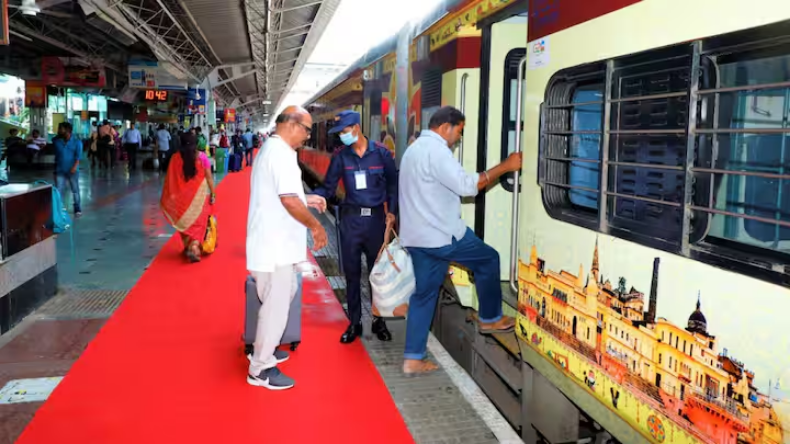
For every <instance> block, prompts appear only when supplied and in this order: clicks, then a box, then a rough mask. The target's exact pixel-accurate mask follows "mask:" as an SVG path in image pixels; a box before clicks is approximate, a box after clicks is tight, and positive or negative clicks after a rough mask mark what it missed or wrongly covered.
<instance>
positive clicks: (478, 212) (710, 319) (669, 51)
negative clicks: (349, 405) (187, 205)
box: [298, 0, 790, 444]
mask: <svg viewBox="0 0 790 444" xmlns="http://www.w3.org/2000/svg"><path fill="white" fill-rule="evenodd" d="M447 105H451V106H454V107H456V108H458V109H460V110H461V111H462V112H463V113H464V114H465V116H466V119H467V120H466V126H465V130H464V137H463V139H462V141H461V143H460V145H459V146H458V147H457V148H455V151H454V155H455V156H456V158H457V159H458V161H459V162H460V163H461V164H462V165H463V167H464V168H465V169H466V170H468V171H470V172H471V171H484V170H487V169H489V168H491V167H492V166H494V165H496V164H497V163H499V162H501V161H502V160H504V159H505V158H506V157H507V156H508V155H509V154H510V153H512V152H522V153H523V159H524V165H523V169H522V171H521V172H520V173H518V174H512V175H507V176H503V178H502V179H501V181H500V183H498V184H496V185H495V186H493V187H490V188H489V189H488V190H486V191H485V192H482V193H480V194H479V195H478V196H477V197H475V198H474V199H469V200H465V201H464V203H463V205H462V217H463V219H464V220H465V221H467V223H468V225H469V227H470V228H472V229H473V230H474V232H475V233H476V234H477V235H478V236H479V237H480V238H481V239H483V240H484V241H485V242H486V243H488V244H489V245H491V246H493V247H494V248H495V249H496V250H497V251H498V252H499V254H500V259H501V280H502V286H503V289H504V292H505V304H504V305H505V307H504V308H505V310H506V313H509V314H512V315H514V316H516V317H517V328H516V334H515V335H512V334H511V335H498V336H496V337H495V338H493V339H492V338H484V337H482V336H480V335H477V334H476V333H475V331H474V327H473V323H470V322H469V320H470V319H474V316H475V309H476V307H477V295H476V293H475V289H474V277H473V276H470V275H469V273H468V272H467V271H466V270H464V269H463V268H461V267H459V266H455V265H454V266H452V267H451V269H450V270H449V271H448V278H447V282H446V284H445V286H444V288H443V290H442V292H443V297H442V302H441V303H440V304H439V307H438V308H437V312H436V316H435V319H434V323H433V326H432V331H433V333H434V335H435V336H436V337H437V338H438V339H439V341H440V342H441V343H442V344H443V346H444V347H445V348H446V349H447V350H448V352H449V353H450V354H451V355H452V356H453V358H454V359H455V360H456V361H457V362H458V363H459V364H460V365H461V366H462V367H463V368H464V369H465V370H466V371H467V372H468V373H469V374H470V375H471V376H472V377H473V378H474V379H475V381H476V382H477V384H478V385H479V386H480V387H481V388H482V390H483V391H484V392H485V393H486V394H487V395H488V396H489V398H490V399H491V400H492V401H493V403H494V404H495V405H496V407H497V408H498V409H499V411H500V412H501V413H502V415H503V416H504V417H505V418H506V419H507V421H508V422H509V423H510V424H511V426H512V427H513V428H514V429H516V430H517V431H518V432H519V433H520V435H521V437H522V439H523V440H524V441H525V442H527V443H534V442H550V443H564V442H583V440H587V442H589V441H590V440H597V441H599V442H602V441H601V440H602V439H603V440H609V441H611V442H623V443H640V442H650V443H683V444H686V443H688V444H692V443H706V444H708V443H710V444H712V443H716V444H741V443H755V444H756V443H764V444H768V443H785V444H787V443H790V332H788V330H787V327H786V325H787V324H786V322H787V318H788V314H790V290H788V286H789V285H790V2H787V1H786V0H761V1H759V2H755V3H744V2H741V1H736V0H693V1H688V0H597V1H585V0H456V1H453V0H448V1H445V2H443V3H442V4H441V5H440V6H439V7H438V8H437V9H436V10H435V11H433V12H432V13H431V14H429V15H428V16H426V17H425V18H424V19H423V20H421V21H418V22H414V23H409V24H407V25H406V26H404V28H403V29H402V30H401V31H400V32H399V33H398V34H397V35H394V36H392V37H391V38H390V39H388V40H387V41H385V42H383V43H382V44H381V45H379V46H377V47H375V48H373V49H371V50H370V51H368V53H366V54H365V55H364V56H363V57H362V58H361V59H360V60H358V61H357V62H356V63H354V64H352V65H351V66H350V67H349V68H348V69H347V70H346V71H345V72H343V73H342V74H341V75H340V76H339V77H338V78H337V79H335V80H334V81H333V82H331V83H330V84H329V85H327V86H326V87H325V88H324V89H322V90H321V91H319V92H318V93H317V94H316V95H315V96H314V97H312V98H311V99H310V100H309V101H308V102H307V103H306V104H305V107H306V108H307V109H308V111H310V112H311V113H312V115H313V116H314V126H313V131H312V136H311V139H310V140H309V142H308V143H307V146H306V147H305V148H302V149H300V150H299V154H298V156H299V162H300V165H301V167H302V168H303V171H304V172H305V175H306V176H309V177H311V178H312V179H313V180H314V181H316V182H320V181H321V180H323V176H324V174H325V173H326V169H327V167H328V165H329V161H330V159H331V156H332V154H333V152H334V151H336V150H337V149H338V147H339V146H340V142H339V140H337V138H335V137H334V136H330V135H328V134H327V130H328V129H329V128H330V127H331V125H332V117H333V116H334V115H335V114H336V113H337V112H338V111H341V110H345V109H353V110H356V111H359V112H360V113H361V115H362V129H363V132H364V133H365V134H366V135H368V137H370V138H372V139H373V140H376V141H378V142H380V143H382V144H384V145H385V146H387V147H388V149H389V150H390V151H391V152H392V154H393V156H395V158H396V159H400V157H401V156H402V154H403V152H405V150H408V146H409V144H410V143H411V142H412V141H413V140H414V139H415V138H417V137H419V133H420V132H421V131H425V130H426V129H427V127H428V121H429V119H430V116H431V115H432V113H433V112H435V110H437V109H438V108H440V107H442V106H447ZM341 186H342V185H341ZM340 193H341V195H342V189H341V190H340ZM603 435H606V437H605V438H601V436H603Z"/></svg>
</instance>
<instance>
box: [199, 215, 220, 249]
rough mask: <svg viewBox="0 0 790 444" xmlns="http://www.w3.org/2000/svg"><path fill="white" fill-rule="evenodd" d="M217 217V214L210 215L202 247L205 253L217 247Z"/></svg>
mask: <svg viewBox="0 0 790 444" xmlns="http://www.w3.org/2000/svg"><path fill="white" fill-rule="evenodd" d="M217 244H218V242H217V218H216V216H213V215H212V216H209V217H208V227H207V228H206V239H205V240H204V241H203V245H201V248H202V250H203V253H206V254H211V253H213V252H214V250H215V249H216V248H217Z"/></svg>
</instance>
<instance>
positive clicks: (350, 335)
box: [340, 324, 362, 344]
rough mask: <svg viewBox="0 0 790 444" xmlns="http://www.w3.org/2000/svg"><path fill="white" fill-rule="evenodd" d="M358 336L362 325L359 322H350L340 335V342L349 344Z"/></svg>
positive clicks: (360, 334) (360, 333)
mask: <svg viewBox="0 0 790 444" xmlns="http://www.w3.org/2000/svg"><path fill="white" fill-rule="evenodd" d="M358 336H362V325H360V324H356V325H354V324H351V325H349V326H348V328H347V329H346V332H345V333H343V336H341V337H340V342H342V343H343V344H350V343H352V342H354V340H355V339H357V337H358Z"/></svg>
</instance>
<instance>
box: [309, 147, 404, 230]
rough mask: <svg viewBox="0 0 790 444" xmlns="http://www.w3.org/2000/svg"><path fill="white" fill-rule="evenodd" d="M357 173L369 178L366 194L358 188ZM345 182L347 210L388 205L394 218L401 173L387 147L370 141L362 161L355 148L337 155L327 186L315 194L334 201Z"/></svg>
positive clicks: (328, 174)
mask: <svg viewBox="0 0 790 444" xmlns="http://www.w3.org/2000/svg"><path fill="white" fill-rule="evenodd" d="M357 171H363V172H364V174H365V182H366V184H365V185H366V188H365V189H364V190H358V189H357V187H356V182H357V181H356V177H355V174H356V172H357ZM341 178H342V179H343V184H344V185H345V189H346V198H345V200H344V201H343V206H355V207H363V208H374V207H378V206H379V205H383V204H384V202H387V207H388V208H387V210H388V211H389V212H390V213H393V214H395V213H396V212H397V210H398V171H397V169H396V168H395V160H394V159H393V158H392V154H391V153H390V152H389V150H387V147H385V146H384V145H382V144H380V143H378V142H374V141H372V140H368V149H367V151H365V152H364V153H363V154H362V157H360V156H358V155H357V153H355V152H354V149H353V148H351V147H344V148H343V149H341V150H340V151H337V152H335V155H334V156H333V157H332V161H331V162H330V163H329V169H328V170H327V172H326V176H325V177H324V184H323V185H322V186H321V187H319V188H318V189H316V190H315V194H318V195H320V196H323V197H324V198H326V199H329V198H331V197H332V196H334V195H335V191H336V190H337V183H338V181H339V180H340V179H341Z"/></svg>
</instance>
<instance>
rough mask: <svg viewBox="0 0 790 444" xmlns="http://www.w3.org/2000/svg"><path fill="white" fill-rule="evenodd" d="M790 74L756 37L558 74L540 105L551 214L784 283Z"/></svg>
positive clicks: (541, 177) (786, 49) (783, 49)
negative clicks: (608, 80) (685, 222)
mask: <svg viewBox="0 0 790 444" xmlns="http://www.w3.org/2000/svg"><path fill="white" fill-rule="evenodd" d="M744 35H745V36H746V37H743V36H744ZM756 37H760V38H761V40H760V41H759V42H756V41H753V40H754V39H755V38H756ZM736 40H737V41H736ZM788 66H790V44H787V43H785V42H783V41H781V40H776V41H775V43H773V42H771V41H770V40H766V39H765V34H760V33H754V34H751V35H747V34H741V35H739V36H738V38H732V37H727V38H711V39H709V40H706V41H697V42H693V43H684V44H681V45H677V46H675V47H669V48H662V49H658V50H653V51H647V52H644V53H640V54H635V55H630V56H627V57H623V58H620V59H616V60H609V61H604V62H599V63H594V64H588V65H583V66H579V67H575V68H570V69H566V70H564V71H561V72H558V73H556V74H555V75H554V77H552V79H551V80H550V81H549V84H548V86H547V89H546V100H545V102H544V103H543V104H542V105H541V122H540V128H541V129H540V131H541V132H540V146H539V159H538V160H539V163H538V165H539V166H538V182H539V184H540V185H541V188H542V194H543V202H544V206H545V208H546V210H547V212H548V213H549V215H550V216H551V217H553V218H555V219H560V220H564V221H566V222H570V223H573V224H575V225H579V226H583V227H586V228H590V229H595V230H599V231H604V232H608V233H610V234H612V235H614V236H617V237H621V238H625V239H629V240H632V241H635V242H638V243H641V244H643V245H647V246H650V247H654V248H660V249H663V250H666V251H671V252H675V253H679V254H682V255H685V256H688V257H692V258H694V259H697V260H703V261H706V262H708V263H713V264H716V265H719V266H724V267H725V268H728V269H731V270H735V271H740V272H743V273H746V274H750V275H752V276H755V277H760V278H764V279H767V280H771V281H776V282H781V283H785V284H787V283H790V274H788V273H787V272H786V270H788V268H785V267H786V266H787V265H788V264H790V259H789V258H788V256H787V254H788V253H790V70H789V69H788V68H787V67H788ZM607 78H608V79H611V83H610V84H608V85H607V84H606V79H607ZM607 104H608V105H609V108H608V110H607V108H606V106H605V105H607ZM690 111H693V114H691V113H690ZM606 113H608V118H607V116H605V115H604V114H606ZM607 141H608V146H607ZM689 150H693V151H689ZM602 165H604V166H605V169H602V168H601V166H602ZM601 171H606V174H604V175H603V177H602V174H601ZM687 173H689V174H687ZM602 196H605V199H604V198H603V197H602ZM601 199H603V201H601ZM684 219H685V220H688V221H689V223H688V224H686V226H684V224H683V221H684Z"/></svg>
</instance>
